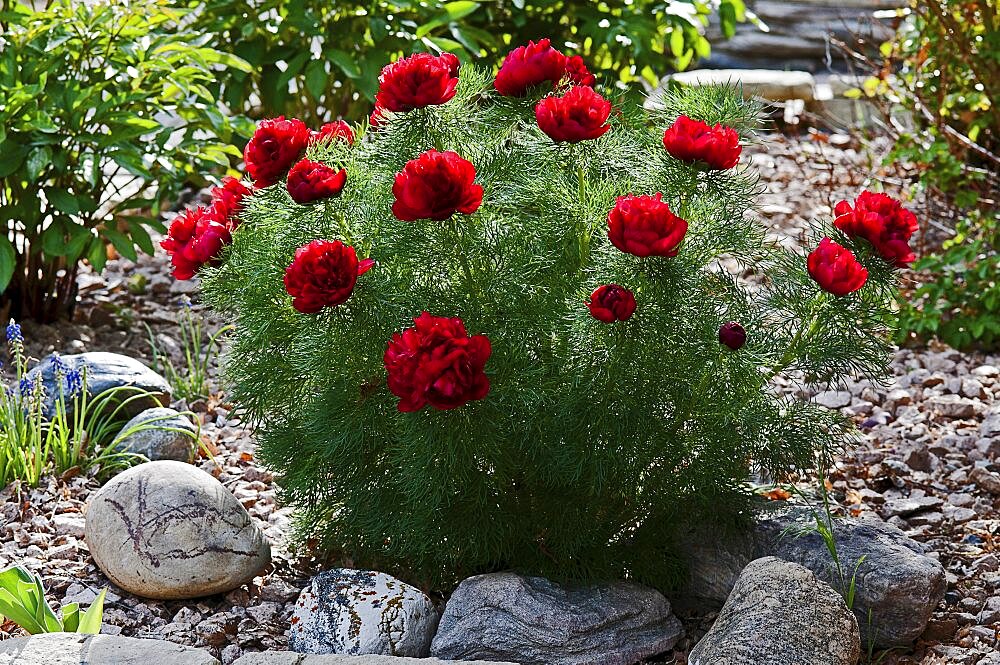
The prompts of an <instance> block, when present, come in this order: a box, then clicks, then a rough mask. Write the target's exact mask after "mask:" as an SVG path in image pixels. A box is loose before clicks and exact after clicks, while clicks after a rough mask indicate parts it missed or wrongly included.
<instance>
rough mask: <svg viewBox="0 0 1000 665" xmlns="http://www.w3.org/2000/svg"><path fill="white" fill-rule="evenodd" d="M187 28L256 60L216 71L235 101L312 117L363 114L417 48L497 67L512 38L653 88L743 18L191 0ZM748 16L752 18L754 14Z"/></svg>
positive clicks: (717, 7)
mask: <svg viewBox="0 0 1000 665" xmlns="http://www.w3.org/2000/svg"><path fill="white" fill-rule="evenodd" d="M188 6H190V7H191V8H192V9H193V12H194V13H193V15H192V16H193V18H192V19H191V20H192V25H193V26H194V27H196V28H197V29H198V30H199V31H201V32H203V33H205V34H209V35H212V43H213V44H214V45H215V46H216V48H219V49H226V48H231V49H232V51H233V53H235V54H236V55H238V56H239V57H240V58H242V59H243V60H245V61H247V62H249V63H251V64H252V65H253V73H252V74H251V73H246V72H241V71H238V70H230V71H229V72H227V73H226V75H225V76H220V77H219V79H218V84H219V87H220V88H221V93H220V94H221V96H222V98H223V99H225V100H226V103H227V104H229V106H230V107H231V108H234V109H243V108H245V106H246V104H247V102H248V100H250V99H254V100H255V102H256V103H259V105H260V106H259V108H256V109H249V110H252V111H253V112H254V114H255V115H259V116H261V117H273V116H276V115H280V114H284V115H288V116H294V117H298V118H301V119H303V120H305V121H306V122H307V123H309V124H312V125H318V124H319V123H320V122H321V121H323V120H328V119H331V118H332V117H337V116H342V117H345V118H349V119H352V120H360V119H361V118H363V117H364V116H367V115H368V112H369V111H370V110H371V102H372V101H373V100H374V95H375V90H376V88H377V86H378V80H377V79H378V75H379V71H380V70H381V69H382V67H383V65H385V64H386V63H387V62H390V61H392V60H394V59H396V58H397V57H399V56H402V55H409V54H410V53H413V52H416V51H430V52H433V53H437V52H441V51H449V52H452V53H455V54H457V55H458V56H459V57H460V58H461V59H462V60H464V61H476V60H484V61H485V62H488V63H493V62H495V61H496V60H497V57H498V55H499V54H501V53H504V52H506V51H507V50H509V48H510V47H511V46H512V45H518V44H523V43H526V42H527V41H528V40H529V39H534V40H538V39H540V38H543V37H549V38H551V39H552V43H553V45H554V46H556V47H558V48H560V49H561V50H564V51H566V52H567V53H570V54H573V53H577V54H580V55H583V56H585V57H586V58H587V59H588V61H590V62H593V63H595V64H597V65H599V66H600V67H601V68H603V69H605V70H608V71H609V72H610V73H611V75H612V76H613V77H614V78H615V79H616V80H617V81H620V82H622V83H629V82H634V81H638V80H643V81H646V82H647V83H650V84H655V83H656V82H657V80H658V78H659V77H660V76H662V75H663V74H665V73H667V72H665V71H664V69H665V68H667V67H669V66H673V67H675V68H677V69H684V68H686V67H687V66H689V65H690V64H691V63H692V62H694V61H695V60H697V59H698V58H703V57H707V56H708V55H709V52H710V46H709V43H708V40H707V39H705V37H704V35H703V31H704V28H705V26H706V25H707V24H708V20H709V17H710V16H711V15H712V14H713V13H715V14H717V15H718V17H719V20H720V23H721V26H722V29H723V31H724V33H725V34H726V35H732V34H733V32H734V31H735V26H736V23H737V22H740V21H744V20H746V18H747V15H748V13H747V11H746V8H745V6H744V3H743V0H681V1H679V2H665V1H663V0H636V1H635V2H629V3H621V2H613V3H605V2H590V1H589V0H503V1H502V2H476V1H472V0H453V1H450V2H442V1H440V0H434V1H431V2H407V1H400V0H393V1H387V0H380V1H379V2H326V1H325V0H259V1H258V2H254V3H252V4H251V3H247V2H243V1H241V0H191V1H189V2H188ZM751 16H752V15H751Z"/></svg>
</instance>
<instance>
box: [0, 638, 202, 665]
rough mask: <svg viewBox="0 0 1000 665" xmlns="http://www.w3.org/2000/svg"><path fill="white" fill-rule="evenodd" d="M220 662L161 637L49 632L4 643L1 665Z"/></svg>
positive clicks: (0, 645) (187, 664) (194, 664)
mask: <svg viewBox="0 0 1000 665" xmlns="http://www.w3.org/2000/svg"><path fill="white" fill-rule="evenodd" d="M149 663H156V665H219V661H218V660H216V659H215V658H213V657H212V655H211V654H209V653H208V652H207V651H203V650H202V649H195V648H193V647H186V646H182V645H180V644H174V643H173V642H161V641H159V640H137V639H134V638H131V637H117V636H113V635H77V634H76V633H48V634H45V635H32V636H31V637H17V638H14V639H10V640H3V641H2V642H0V665H149Z"/></svg>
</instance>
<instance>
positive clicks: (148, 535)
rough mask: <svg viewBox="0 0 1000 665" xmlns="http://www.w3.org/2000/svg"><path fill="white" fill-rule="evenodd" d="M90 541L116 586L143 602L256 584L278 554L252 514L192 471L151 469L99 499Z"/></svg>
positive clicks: (111, 486) (166, 464)
mask: <svg viewBox="0 0 1000 665" xmlns="http://www.w3.org/2000/svg"><path fill="white" fill-rule="evenodd" d="M86 518H87V522H86V532H85V535H86V540H87V546H88V547H89V548H90V553H91V554H92V555H93V556H94V561H96V562H97V565H98V566H99V567H100V569H101V570H102V571H103V572H104V574H105V575H107V576H108V577H109V578H110V579H111V581H112V582H114V583H115V584H117V585H118V586H120V587H122V588H123V589H125V590H127V591H130V592H132V593H134V594H136V595H138V596H143V597H145V598H157V599H178V598H197V597H200V596H208V595H211V594H215V593H223V592H226V591H230V590H232V589H235V588H236V587H238V586H241V585H243V584H245V583H247V582H249V581H250V580H251V579H253V577H254V576H255V575H258V574H259V573H260V572H261V570H262V569H263V568H264V567H265V566H267V565H268V563H270V561H271V548H270V546H269V545H268V543H267V541H266V540H265V538H264V535H263V533H262V532H261V530H260V529H259V528H258V527H257V525H256V524H254V522H253V521H252V520H251V518H250V515H249V514H247V511H246V509H245V508H244V507H243V506H242V505H240V503H239V502H238V501H237V500H236V499H235V498H234V497H233V495H232V494H231V493H230V492H229V490H227V489H226V488H225V487H223V486H222V484H221V483H219V481H217V480H216V479H215V478H213V477H212V476H210V475H208V474H207V473H205V472H204V471H201V470H200V469H197V468H195V467H193V466H191V465H189V464H184V463H182V462H174V461H159V462H148V463H146V464H140V465H139V466H136V467H133V468H131V469H129V470H128V471H125V472H124V473H122V474H119V475H118V476H116V477H115V478H114V479H113V480H111V482H109V483H108V484H107V485H105V486H104V487H102V488H101V489H100V490H98V491H97V492H96V493H94V494H93V495H92V496H91V500H90V505H89V507H88V509H87V513H86Z"/></svg>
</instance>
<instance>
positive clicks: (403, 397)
mask: <svg viewBox="0 0 1000 665" xmlns="http://www.w3.org/2000/svg"><path fill="white" fill-rule="evenodd" d="M413 323H414V324H415V325H414V326H413V327H412V328H407V329H406V330H404V331H403V332H401V333H396V334H395V335H393V336H392V341H390V342H389V348H387V349H386V350H385V357H384V358H383V361H384V363H385V370H386V372H388V379H387V383H388V386H389V390H390V391H391V392H392V394H393V395H395V396H397V397H399V404H398V406H397V408H398V409H399V410H400V411H402V412H404V413H405V412H409V411H419V410H420V409H422V408H424V407H425V406H427V405H428V404H430V405H431V406H433V407H434V408H435V409H454V408H457V407H459V406H462V405H463V404H465V403H467V402H471V401H472V400H477V399H483V398H484V397H486V394H487V393H489V391H490V380H489V379H488V378H487V377H486V373H485V372H484V371H483V370H484V368H485V367H486V361H487V360H489V357H490V353H491V352H492V349H491V348H490V340H489V338H488V337H486V335H473V336H472V337H469V335H468V333H466V332H465V324H464V323H463V322H462V319H457V318H455V319H449V318H446V317H443V316H432V315H430V314H428V313H427V312H423V313H422V314H421V315H420V316H418V317H416V318H415V319H413Z"/></svg>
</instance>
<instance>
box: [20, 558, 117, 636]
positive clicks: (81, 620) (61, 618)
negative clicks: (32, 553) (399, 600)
mask: <svg viewBox="0 0 1000 665" xmlns="http://www.w3.org/2000/svg"><path fill="white" fill-rule="evenodd" d="M107 592H108V590H107V589H101V593H100V594H98V596H97V598H96V599H95V600H94V602H93V603H91V604H90V607H89V608H87V611H86V612H84V613H83V614H81V613H80V606H79V605H77V604H76V603H68V604H66V605H63V606H62V608H61V609H60V611H59V614H56V613H55V612H54V611H53V610H52V608H51V607H49V604H48V603H47V602H46V601H45V589H44V588H43V587H42V579H41V578H40V577H39V576H38V574H37V573H31V572H30V571H28V570H27V569H26V568H24V567H23V566H11V567H10V568H6V569H4V570H0V619H3V618H4V617H6V618H8V619H10V620H11V621H13V622H14V623H16V624H17V625H18V626H20V627H21V628H23V629H24V630H26V631H27V632H28V633H29V634H31V635H38V634H39V633H87V634H90V635H97V634H98V633H100V632H101V620H102V618H103V616H104V596H105V595H106V594H107Z"/></svg>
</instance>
